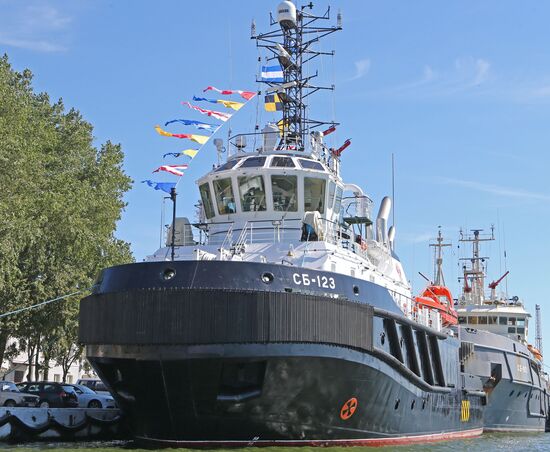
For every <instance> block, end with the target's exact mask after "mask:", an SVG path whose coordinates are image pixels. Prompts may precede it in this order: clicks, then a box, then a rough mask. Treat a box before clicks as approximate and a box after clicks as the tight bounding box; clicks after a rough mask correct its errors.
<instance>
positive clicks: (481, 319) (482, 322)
mask: <svg viewBox="0 0 550 452" xmlns="http://www.w3.org/2000/svg"><path fill="white" fill-rule="evenodd" d="M479 324H480V325H487V317H485V316H484V315H480V316H479Z"/></svg>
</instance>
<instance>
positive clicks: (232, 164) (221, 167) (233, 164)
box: [216, 159, 241, 173]
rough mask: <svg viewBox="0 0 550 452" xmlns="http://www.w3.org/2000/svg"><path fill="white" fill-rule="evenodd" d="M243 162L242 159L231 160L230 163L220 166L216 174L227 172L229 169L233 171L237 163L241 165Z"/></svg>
mask: <svg viewBox="0 0 550 452" xmlns="http://www.w3.org/2000/svg"><path fill="white" fill-rule="evenodd" d="M240 161H241V160H240V159H235V160H231V161H229V162H226V163H224V164H223V165H222V166H220V167H219V168H217V169H216V173H217V172H218V171H225V170H228V169H231V168H233V167H234V166H235V165H236V164H237V163H239V162H240Z"/></svg>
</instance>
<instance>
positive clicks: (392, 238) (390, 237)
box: [388, 226, 395, 250]
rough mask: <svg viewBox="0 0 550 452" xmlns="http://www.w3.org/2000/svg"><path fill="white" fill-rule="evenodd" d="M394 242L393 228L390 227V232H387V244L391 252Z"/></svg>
mask: <svg viewBox="0 0 550 452" xmlns="http://www.w3.org/2000/svg"><path fill="white" fill-rule="evenodd" d="M394 241H395V226H390V230H389V231H388V242H389V244H390V248H391V249H392V250H393V242H394Z"/></svg>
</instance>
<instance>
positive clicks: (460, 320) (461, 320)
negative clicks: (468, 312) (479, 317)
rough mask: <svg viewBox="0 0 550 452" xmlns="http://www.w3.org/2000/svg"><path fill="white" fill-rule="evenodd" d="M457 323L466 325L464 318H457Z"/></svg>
mask: <svg viewBox="0 0 550 452" xmlns="http://www.w3.org/2000/svg"><path fill="white" fill-rule="evenodd" d="M458 323H466V317H459V318H458Z"/></svg>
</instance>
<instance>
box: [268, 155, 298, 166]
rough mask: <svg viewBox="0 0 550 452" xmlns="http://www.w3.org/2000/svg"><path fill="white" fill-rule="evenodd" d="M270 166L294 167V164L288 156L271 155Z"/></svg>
mask: <svg viewBox="0 0 550 452" xmlns="http://www.w3.org/2000/svg"><path fill="white" fill-rule="evenodd" d="M271 166H272V167H278V168H281V167H282V168H294V167H295V166H296V165H294V162H293V161H292V159H291V158H290V157H273V159H272V160H271Z"/></svg>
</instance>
